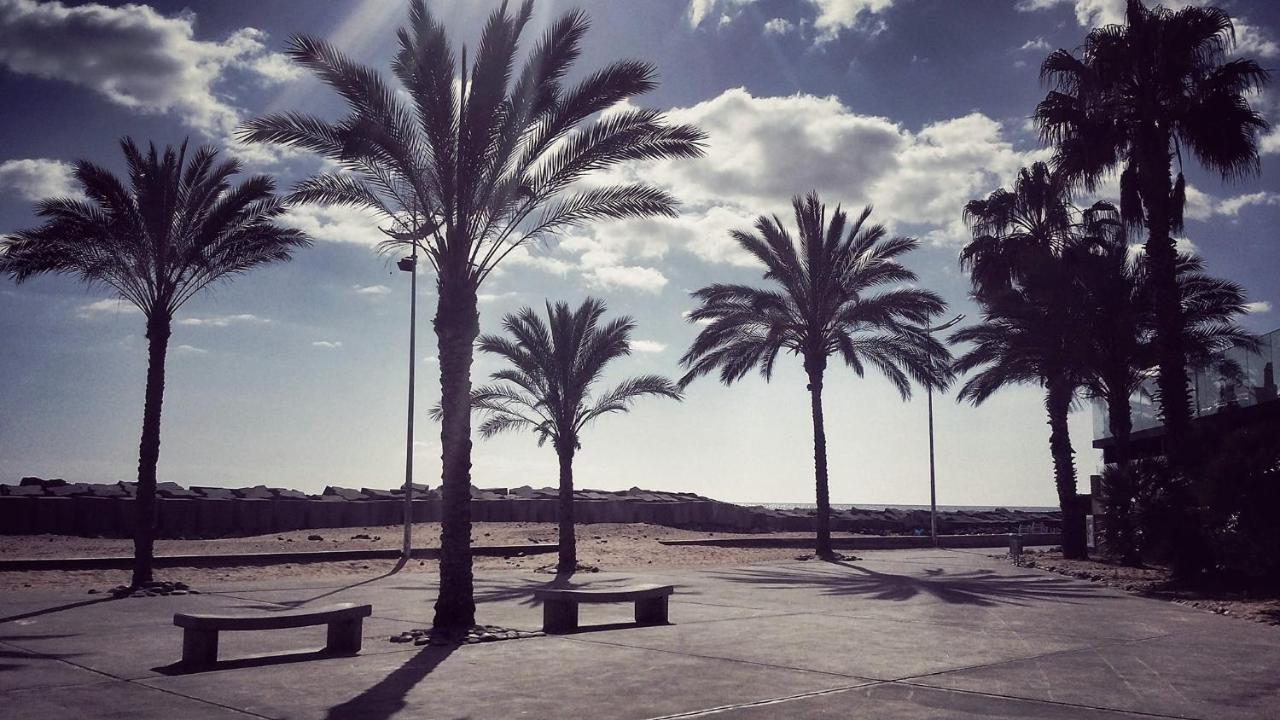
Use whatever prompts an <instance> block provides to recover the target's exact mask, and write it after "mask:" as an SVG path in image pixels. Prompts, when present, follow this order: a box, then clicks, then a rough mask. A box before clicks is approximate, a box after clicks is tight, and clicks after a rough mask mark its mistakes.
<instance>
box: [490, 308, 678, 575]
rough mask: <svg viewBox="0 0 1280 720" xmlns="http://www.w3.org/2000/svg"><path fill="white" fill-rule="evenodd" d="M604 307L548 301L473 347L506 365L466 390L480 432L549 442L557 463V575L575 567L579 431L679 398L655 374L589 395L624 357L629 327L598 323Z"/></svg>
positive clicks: (621, 322)
mask: <svg viewBox="0 0 1280 720" xmlns="http://www.w3.org/2000/svg"><path fill="white" fill-rule="evenodd" d="M604 313H605V305H604V302H603V301H601V300H597V299H595V298H587V300H586V301H585V302H583V303H582V305H581V306H580V307H578V308H577V309H576V310H571V309H570V308H569V305H568V304H567V303H563V302H560V303H556V304H555V305H554V306H552V305H551V303H550V302H548V303H547V319H546V321H545V322H544V321H543V320H542V318H541V317H539V316H538V314H537V313H535V312H534V311H533V309H532V308H523V309H522V310H520V311H519V312H517V313H515V314H513V315H507V316H506V317H504V318H503V320H502V325H503V327H504V328H506V330H507V333H508V334H509V335H510V337H503V336H499V335H484V336H482V337H481V338H480V342H479V348H480V350H481V351H483V352H487V353H492V354H494V355H497V356H499V357H501V358H503V359H505V360H506V361H507V363H508V364H509V367H505V368H502V369H501V370H498V371H497V372H495V373H493V374H492V375H491V376H490V377H491V378H492V379H493V380H494V381H495V383H494V384H492V385H485V386H483V387H479V388H476V389H475V390H473V391H472V393H471V403H472V407H474V408H475V409H476V410H478V411H480V412H481V413H482V414H483V415H485V416H486V419H485V420H484V421H483V422H482V423H481V424H480V435H481V436H482V437H491V436H493V435H496V434H498V433H500V432H505V431H508V430H530V431H532V432H533V433H535V434H536V435H537V436H538V445H542V444H543V443H545V442H547V441H550V442H551V446H552V447H554V448H555V451H556V455H557V456H558V457H559V459H560V517H559V521H560V560H559V563H558V564H557V570H558V571H559V572H560V573H567V574H572V573H573V572H574V571H575V570H576V569H577V566H578V549H577V542H576V538H575V536H574V532H573V456H574V453H576V452H577V451H578V450H579V449H581V447H582V442H581V435H582V430H583V428H585V427H586V426H587V425H588V424H589V423H591V422H592V421H594V420H596V419H598V418H600V417H602V416H604V415H608V414H609V413H618V412H622V413H625V412H627V411H629V410H630V409H631V404H632V403H633V402H634V401H635V400H636V399H638V398H641V397H644V396H646V395H656V396H660V397H668V398H672V399H675V400H679V399H681V395H680V390H679V388H677V387H676V386H675V384H673V383H672V382H671V381H670V380H668V379H666V378H664V377H660V376H657V375H641V376H638V377H633V378H629V379H627V380H624V381H623V382H621V383H619V384H618V385H617V386H616V387H613V388H610V389H608V390H605V391H603V392H600V393H593V392H592V387H593V386H594V385H595V384H596V383H597V382H598V381H599V380H600V376H601V375H602V374H603V373H604V369H605V366H607V365H608V364H609V363H610V362H611V361H613V360H616V359H618V358H620V357H623V356H625V355H630V354H631V331H632V330H633V329H635V322H633V321H632V319H631V318H629V317H621V318H618V319H616V320H612V321H610V322H608V323H606V324H603V325H601V322H600V320H601V318H602V317H603V315H604Z"/></svg>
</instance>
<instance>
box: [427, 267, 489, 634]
mask: <svg viewBox="0 0 1280 720" xmlns="http://www.w3.org/2000/svg"><path fill="white" fill-rule="evenodd" d="M439 291H440V299H439V303H438V305H437V306H436V316H435V319H434V320H433V323H432V324H433V326H434V328H435V332H436V338H437V341H438V345H439V356H440V409H441V414H442V417H441V422H440V460H441V465H442V469H441V488H440V489H441V494H442V495H443V502H442V505H443V508H442V511H441V518H440V520H441V521H440V593H439V597H438V598H437V599H436V606H435V611H436V612H435V618H434V619H433V621H432V627H433V628H434V629H436V630H440V631H443V632H446V633H457V632H460V631H464V630H466V629H467V628H469V627H471V626H472V625H474V624H475V616H476V605H475V599H474V597H473V595H472V576H471V402H470V400H471V360H472V353H473V344H474V343H475V339H476V337H477V336H478V335H479V334H480V314H479V312H478V310H477V309H476V292H475V289H474V288H473V287H472V286H471V284H470V282H469V281H468V280H467V279H466V278H465V275H463V274H462V273H452V274H446V272H445V270H444V268H441V274H440V281H439Z"/></svg>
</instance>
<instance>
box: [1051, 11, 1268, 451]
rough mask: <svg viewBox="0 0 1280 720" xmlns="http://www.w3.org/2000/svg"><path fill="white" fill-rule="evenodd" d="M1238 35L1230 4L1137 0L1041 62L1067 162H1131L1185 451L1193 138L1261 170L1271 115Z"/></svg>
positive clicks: (1097, 168) (1078, 165)
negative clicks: (1074, 45)
mask: <svg viewBox="0 0 1280 720" xmlns="http://www.w3.org/2000/svg"><path fill="white" fill-rule="evenodd" d="M1234 42H1235V32H1234V28H1233V26H1232V23H1231V18H1230V16H1228V15H1227V13H1225V12H1223V11H1222V10H1220V9H1218V8H1213V7H1186V8H1183V9H1181V10H1177V11H1173V10H1167V9H1165V8H1161V7H1154V8H1148V7H1146V6H1145V5H1143V4H1142V2H1140V1H1139V0H1129V2H1128V6H1127V11H1126V15H1125V24H1124V25H1108V26H1105V27H1100V28H1096V29H1094V30H1093V31H1091V32H1090V33H1089V35H1088V37H1087V38H1086V39H1085V44H1084V46H1083V48H1081V51H1080V55H1079V56H1076V55H1075V54H1073V53H1071V52H1069V51H1067V50H1056V51H1054V52H1053V53H1051V54H1050V55H1049V56H1048V57H1047V58H1046V59H1045V61H1044V63H1043V65H1042V66H1041V70H1040V75H1041V78H1042V79H1043V80H1045V81H1046V82H1047V83H1048V84H1049V85H1050V86H1051V87H1052V90H1051V91H1050V92H1049V93H1048V95H1047V96H1046V97H1045V99H1044V100H1043V101H1042V102H1041V103H1040V104H1039V106H1038V107H1037V108H1036V112H1035V119H1036V122H1037V124H1038V125H1039V127H1040V133H1041V136H1042V137H1043V138H1044V139H1045V140H1047V141H1051V142H1053V143H1054V145H1055V148H1054V164H1055V166H1056V167H1057V168H1058V169H1059V171H1061V172H1063V173H1065V174H1066V175H1067V176H1069V177H1071V178H1073V179H1074V180H1076V181H1078V182H1080V183H1082V184H1083V185H1084V186H1085V187H1086V188H1088V189H1089V190H1091V191H1092V190H1094V189H1095V188H1096V186H1097V184H1098V183H1099V181H1100V180H1101V179H1102V178H1103V177H1104V176H1105V175H1106V174H1107V173H1109V172H1111V171H1113V170H1115V169H1117V168H1119V169H1121V173H1120V200H1121V202H1120V205H1121V214H1122V216H1123V218H1124V220H1125V221H1126V222H1128V223H1130V224H1134V225H1137V224H1143V223H1145V226H1146V229H1147V240H1146V255H1147V258H1148V262H1149V263H1150V273H1151V281H1152V291H1153V301H1154V303H1155V313H1156V315H1155V317H1156V321H1157V322H1156V342H1157V349H1158V351H1159V365H1160V374H1159V381H1158V386H1159V392H1158V395H1159V399H1160V405H1161V414H1162V415H1163V419H1164V423H1165V428H1166V441H1167V449H1168V451H1169V452H1170V456H1171V459H1173V460H1174V461H1175V462H1180V458H1182V457H1184V456H1186V455H1187V453H1186V451H1185V449H1186V447H1187V439H1188V438H1187V433H1188V431H1189V423H1190V417H1191V415H1190V404H1189V403H1190V400H1189V397H1188V389H1187V372H1186V346H1185V344H1184V341H1183V337H1184V336H1183V332H1182V326H1183V320H1184V318H1183V316H1182V313H1181V303H1180V299H1179V295H1178V286H1177V251H1176V249H1175V247H1174V240H1173V233H1175V232H1178V231H1179V230H1180V229H1181V226H1182V211H1183V204H1184V200H1185V188H1186V182H1185V180H1184V178H1183V174H1182V162H1183V150H1184V149H1185V150H1187V151H1189V152H1190V154H1191V155H1193V156H1195V157H1196V158H1197V159H1198V160H1199V161H1200V163H1201V164H1203V165H1204V166H1205V167H1206V168H1208V169H1210V170H1214V171H1217V172H1219V173H1220V174H1221V175H1222V176H1223V178H1224V179H1230V178H1234V177H1239V176H1243V175H1247V174H1250V173H1256V172H1257V171H1258V169H1259V160H1258V135H1259V133H1260V132H1262V131H1264V130H1265V129H1266V128H1267V127H1268V126H1267V123H1266V121H1265V120H1264V119H1263V118H1262V116H1261V115H1260V114H1259V113H1258V112H1257V111H1255V110H1254V109H1253V108H1252V107H1251V106H1250V103H1249V95H1250V94H1251V93H1253V92H1255V91H1257V90H1259V89H1261V88H1262V87H1263V86H1264V85H1265V84H1266V83H1267V81H1268V73H1267V72H1266V71H1265V70H1263V69H1262V68H1261V67H1259V66H1258V64H1257V63H1255V62H1253V61H1252V60H1247V59H1233V60H1228V59H1227V57H1228V52H1229V51H1230V50H1231V48H1232V46H1233V45H1234ZM1174 158H1176V159H1177V161H1178V168H1177V170H1178V172H1177V176H1176V178H1175V177H1173V174H1172V172H1173V169H1174V168H1173V159H1174Z"/></svg>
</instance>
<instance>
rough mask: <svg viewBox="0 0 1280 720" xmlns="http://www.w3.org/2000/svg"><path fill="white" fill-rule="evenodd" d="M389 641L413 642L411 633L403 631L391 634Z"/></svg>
mask: <svg viewBox="0 0 1280 720" xmlns="http://www.w3.org/2000/svg"><path fill="white" fill-rule="evenodd" d="M391 642H393V643H407V642H413V634H412V633H407V632H404V633H400V634H399V635H392V636H391Z"/></svg>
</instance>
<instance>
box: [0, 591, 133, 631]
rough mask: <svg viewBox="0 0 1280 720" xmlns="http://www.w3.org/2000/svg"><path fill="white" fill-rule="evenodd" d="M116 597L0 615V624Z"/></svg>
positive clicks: (108, 600) (94, 603)
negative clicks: (4, 615) (17, 613)
mask: <svg viewBox="0 0 1280 720" xmlns="http://www.w3.org/2000/svg"><path fill="white" fill-rule="evenodd" d="M117 599H119V598H115V597H112V596H110V595H108V596H106V597H100V598H94V599H92V600H81V601H80V602H73V603H67V604H66V605H57V606H54V607H50V608H43V609H40V610H32V611H31V612H26V613H22V614H20V615H10V616H8V617H0V625H2V624H4V623H7V622H13V621H15V620H26V619H27V618H33V617H40V616H41V615H48V614H50V613H56V612H62V611H63V610H74V609H76V608H81V607H85V606H87V605H97V604H98V603H104V602H111V601H112V600H117Z"/></svg>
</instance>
